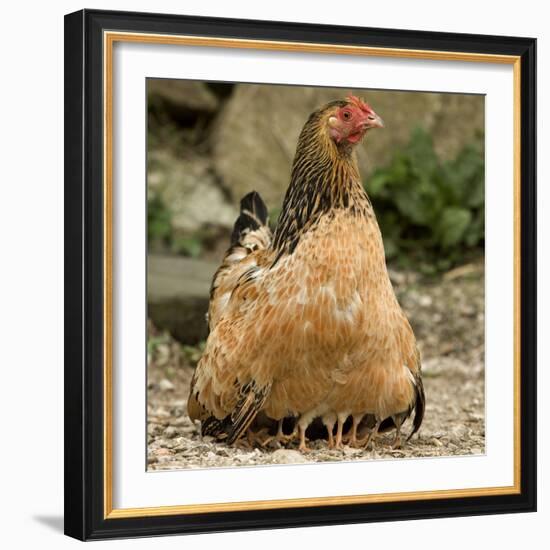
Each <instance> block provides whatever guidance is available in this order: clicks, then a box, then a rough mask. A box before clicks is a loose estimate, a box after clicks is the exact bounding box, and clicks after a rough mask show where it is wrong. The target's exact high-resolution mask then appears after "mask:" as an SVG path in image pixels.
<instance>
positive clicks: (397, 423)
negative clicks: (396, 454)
mask: <svg viewBox="0 0 550 550" xmlns="http://www.w3.org/2000/svg"><path fill="white" fill-rule="evenodd" d="M392 420H393V423H394V424H395V438H394V440H393V442H392V445H391V446H392V449H399V448H401V425H402V424H403V418H402V417H399V416H392Z"/></svg>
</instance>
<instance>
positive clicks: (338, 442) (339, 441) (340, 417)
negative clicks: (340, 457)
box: [334, 414, 348, 449]
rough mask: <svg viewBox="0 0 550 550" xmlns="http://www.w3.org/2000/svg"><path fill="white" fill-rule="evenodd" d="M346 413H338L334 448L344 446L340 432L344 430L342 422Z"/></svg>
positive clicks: (345, 417)
mask: <svg viewBox="0 0 550 550" xmlns="http://www.w3.org/2000/svg"><path fill="white" fill-rule="evenodd" d="M347 417H348V415H347V414H345V415H342V414H339V415H338V425H337V427H336V441H335V442H334V448H335V449H342V448H343V447H344V445H343V443H342V432H343V430H344V422H345V421H346V419H347Z"/></svg>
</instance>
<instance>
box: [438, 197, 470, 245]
mask: <svg viewBox="0 0 550 550" xmlns="http://www.w3.org/2000/svg"><path fill="white" fill-rule="evenodd" d="M471 221H472V214H471V213H470V211H469V210H466V209H465V208H456V207H451V208H447V209H445V210H444V211H443V215H442V216H441V218H440V220H439V224H438V227H437V232H438V234H439V240H440V243H441V246H442V247H443V248H449V247H451V246H454V245H456V244H458V243H459V242H460V241H461V240H462V237H463V236H464V233H465V232H466V230H467V228H468V225H469V224H470V222H471Z"/></svg>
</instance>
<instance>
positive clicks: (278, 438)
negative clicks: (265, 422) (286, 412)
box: [264, 418, 296, 446]
mask: <svg viewBox="0 0 550 550" xmlns="http://www.w3.org/2000/svg"><path fill="white" fill-rule="evenodd" d="M283 421H284V418H281V419H280V420H279V423H278V425H277V433H276V434H275V435H270V436H269V437H268V438H267V439H266V440H265V441H264V446H265V445H268V444H269V443H271V442H272V441H275V442H276V443H279V445H281V444H286V443H289V442H290V441H292V440H293V439H294V437H295V436H296V430H294V431H293V432H292V433H291V434H289V435H286V434H285V433H284V432H283Z"/></svg>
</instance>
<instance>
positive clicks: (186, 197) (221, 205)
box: [148, 150, 238, 234]
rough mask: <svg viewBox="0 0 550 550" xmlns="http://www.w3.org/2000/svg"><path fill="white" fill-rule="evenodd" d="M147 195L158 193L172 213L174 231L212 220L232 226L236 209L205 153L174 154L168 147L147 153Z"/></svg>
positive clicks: (188, 229) (192, 228) (197, 225)
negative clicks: (178, 156)
mask: <svg viewBox="0 0 550 550" xmlns="http://www.w3.org/2000/svg"><path fill="white" fill-rule="evenodd" d="M148 186H149V187H148V192H149V194H150V195H149V196H151V195H152V196H154V195H158V196H159V197H160V198H161V199H162V202H163V203H164V204H165V205H166V207H167V208H168V210H169V211H170V213H171V218H172V227H173V229H174V232H175V233H176V234H177V233H179V232H181V233H185V232H188V233H189V232H193V231H196V230H197V229H199V228H200V227H202V226H204V225H206V224H211V225H216V226H222V227H228V228H229V227H232V226H233V223H234V221H235V219H236V217H237V214H238V210H237V208H236V207H235V206H233V205H231V204H228V202H227V201H226V198H225V196H224V194H223V191H222V190H221V189H220V187H219V186H218V185H217V183H216V179H215V176H214V174H213V173H212V170H211V166H210V163H209V161H208V159H207V158H206V157H201V156H198V155H194V154H190V153H189V154H186V155H185V156H182V157H181V158H177V157H175V156H174V155H173V154H172V153H170V152H169V151H168V150H154V151H151V152H150V153H149V173H148Z"/></svg>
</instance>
